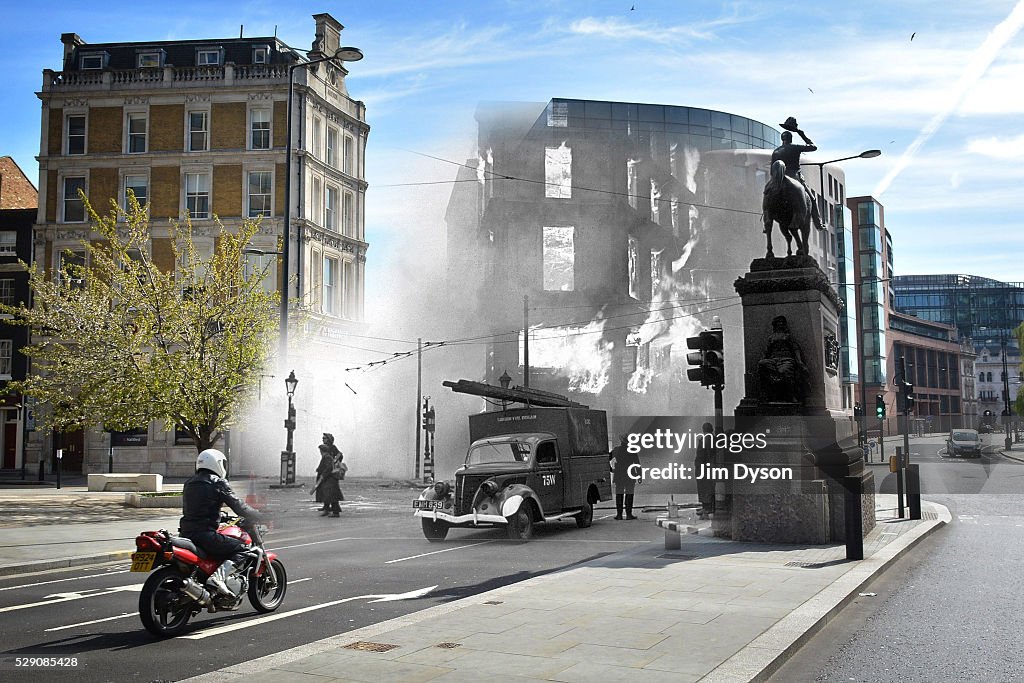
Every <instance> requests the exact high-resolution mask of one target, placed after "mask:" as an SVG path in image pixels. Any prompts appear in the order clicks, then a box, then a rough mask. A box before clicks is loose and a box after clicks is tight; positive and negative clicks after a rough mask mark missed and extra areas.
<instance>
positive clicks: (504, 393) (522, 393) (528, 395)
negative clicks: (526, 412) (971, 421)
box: [442, 379, 590, 410]
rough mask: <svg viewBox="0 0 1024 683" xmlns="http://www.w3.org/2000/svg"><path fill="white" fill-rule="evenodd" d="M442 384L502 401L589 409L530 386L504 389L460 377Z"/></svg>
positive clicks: (458, 391)
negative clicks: (456, 380)
mask: <svg viewBox="0 0 1024 683" xmlns="http://www.w3.org/2000/svg"><path fill="white" fill-rule="evenodd" d="M442 384H443V385H444V386H446V387H450V388H451V390H452V391H454V392H456V393H459V394H471V395H473V396H485V397H487V398H494V399H498V400H500V401H511V402H513V403H525V404H526V405H531V406H540V407H543V408H582V409H584V410H587V409H589V408H590V406H588V405H584V404H582V403H577V402H576V401H573V400H570V399H569V397H568V396H563V395H562V394H556V393H554V392H551V391H541V390H540V389H531V388H528V387H509V388H508V389H504V388H502V387H496V386H494V385H493V384H487V383H486V382H473V381H471V380H468V379H460V380H459V381H458V382H449V381H444V382H442Z"/></svg>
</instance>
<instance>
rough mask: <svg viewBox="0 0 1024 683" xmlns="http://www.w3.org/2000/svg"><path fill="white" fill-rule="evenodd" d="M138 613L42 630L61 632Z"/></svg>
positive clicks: (133, 613) (128, 613)
mask: <svg viewBox="0 0 1024 683" xmlns="http://www.w3.org/2000/svg"><path fill="white" fill-rule="evenodd" d="M136 614H138V612H125V613H124V614H118V615H117V616H116V617H106V618H104V619H93V620H92V621H83V622H80V623H77V624H68V625H67V626H54V627H53V628H47V629H43V631H44V632H46V633H49V632H50V631H63V630H65V629H69V628H77V627H79V626H89V625H90V624H99V623H100V622H104V621H114V620H115V619H124V618H125V617H134V616H135V615H136Z"/></svg>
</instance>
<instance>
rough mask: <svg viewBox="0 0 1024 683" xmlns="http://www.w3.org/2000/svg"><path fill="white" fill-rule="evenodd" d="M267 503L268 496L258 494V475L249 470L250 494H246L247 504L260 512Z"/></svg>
mask: <svg viewBox="0 0 1024 683" xmlns="http://www.w3.org/2000/svg"><path fill="white" fill-rule="evenodd" d="M266 502H267V499H266V496H262V495H259V494H257V493H256V473H255V472H253V471H252V470H249V492H248V493H246V494H245V504H246V505H251V506H253V507H254V508H256V509H257V510H259V509H261V508H263V506H264V504H265V503H266Z"/></svg>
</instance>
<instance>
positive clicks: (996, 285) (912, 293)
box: [893, 274, 1024, 417]
mask: <svg viewBox="0 0 1024 683" xmlns="http://www.w3.org/2000/svg"><path fill="white" fill-rule="evenodd" d="M893 290H894V292H895V301H896V308H897V309H898V310H900V311H902V312H905V313H909V314H911V315H914V316H917V317H918V318H924V319H927V320H935V321H938V322H942V323H945V324H947V325H953V326H955V327H956V330H957V333H958V335H959V338H960V339H962V340H964V341H965V342H967V343H969V344H970V345H971V346H972V347H973V349H974V353H975V354H976V355H977V360H976V361H975V362H976V366H977V367H976V370H975V372H976V375H977V379H978V382H977V399H978V404H977V414H978V415H979V416H985V415H986V411H988V413H989V417H991V416H997V417H998V416H1002V415H1003V413H1004V412H1005V411H1006V410H1007V404H1009V408H1010V410H1011V411H1013V407H1014V402H1015V401H1016V397H1017V393H1018V392H1019V390H1020V385H1021V382H1020V380H1021V373H1020V363H1021V352H1020V344H1019V343H1018V340H1017V336H1016V334H1015V330H1016V328H1017V327H1019V326H1020V324H1021V323H1022V322H1024V282H1000V281H998V280H993V279H991V278H986V277H979V276H977V275H959V274H941V275H903V276H898V277H896V278H895V279H894V280H893ZM1004 362H1005V368H1004ZM1004 370H1005V373H1006V378H1005V380H1004V378H1003V373H1004Z"/></svg>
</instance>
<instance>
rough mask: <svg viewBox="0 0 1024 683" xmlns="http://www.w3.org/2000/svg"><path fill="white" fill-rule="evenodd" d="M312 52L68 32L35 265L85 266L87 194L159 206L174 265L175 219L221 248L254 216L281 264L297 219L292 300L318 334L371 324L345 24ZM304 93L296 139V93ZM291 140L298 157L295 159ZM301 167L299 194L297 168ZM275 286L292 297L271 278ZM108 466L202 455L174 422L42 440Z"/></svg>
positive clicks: (74, 464) (51, 87)
mask: <svg viewBox="0 0 1024 683" xmlns="http://www.w3.org/2000/svg"><path fill="white" fill-rule="evenodd" d="M313 19H314V22H315V36H314V39H313V44H312V49H311V50H310V51H309V52H308V53H306V54H305V55H303V54H300V51H298V50H296V49H294V48H291V47H289V46H287V45H285V44H284V43H283V42H281V41H280V40H278V39H277V38H276V37H258V38H245V37H238V38H216V39H201V40H175V41H143V42H125V43H102V44H95V43H87V42H85V41H84V40H83V39H82V38H80V37H79V36H78V35H77V34H74V33H66V34H63V35H62V36H61V42H62V43H63V63H62V65H61V68H60V70H50V69H46V70H44V72H43V85H42V90H41V91H40V92H39V93H37V94H38V96H39V99H40V100H41V102H42V134H41V141H40V156H39V164H40V169H39V193H40V196H39V211H38V216H37V220H36V224H35V258H36V259H37V260H38V261H39V262H40V263H42V264H43V265H45V267H46V268H48V269H52V268H54V267H56V266H59V265H60V263H61V261H62V260H64V259H68V258H72V259H83V258H85V252H84V251H83V250H82V247H81V243H80V241H81V240H83V239H88V238H90V235H91V232H90V227H89V216H88V215H87V212H86V210H85V207H84V205H83V202H82V201H81V200H80V198H79V195H78V191H79V190H82V191H83V192H84V193H85V195H86V197H88V199H89V201H90V203H91V205H92V206H93V207H94V208H95V209H96V210H97V211H99V212H101V213H105V212H107V211H108V210H109V208H110V204H111V201H114V202H115V203H117V204H118V205H124V204H125V202H126V201H127V199H126V196H127V194H128V192H129V191H132V192H134V194H135V196H136V197H137V198H138V199H139V200H140V201H141V202H142V203H144V204H146V205H147V206H148V208H149V212H150V215H151V219H152V220H151V225H152V233H153V238H152V241H151V244H150V245H149V249H150V251H151V257H152V259H153V261H154V262H155V263H157V264H158V265H160V266H161V267H164V268H167V269H171V268H173V267H174V264H173V256H172V251H171V247H170V239H171V238H170V232H169V229H170V227H169V226H170V223H171V222H172V221H182V220H184V219H185V218H186V217H190V219H191V221H192V224H193V227H194V235H195V239H196V242H197V244H198V245H199V246H200V248H202V249H207V250H212V248H213V244H214V240H215V239H216V234H217V231H218V230H219V229H220V228H219V227H218V224H217V219H219V221H220V223H221V224H223V226H224V227H225V228H226V229H228V230H231V229H233V228H236V227H237V226H238V225H239V224H240V223H241V221H242V220H243V219H246V218H259V219H260V220H261V227H260V230H259V233H258V235H257V236H256V238H255V239H254V241H253V244H252V247H253V248H254V249H255V250H258V251H259V252H262V253H254V254H252V255H251V256H250V258H251V259H252V260H253V265H254V266H255V265H260V262H261V260H263V261H262V265H266V261H265V260H266V259H277V258H279V254H278V249H279V246H278V245H279V244H280V240H281V238H282V232H283V223H284V214H285V211H286V210H288V211H289V212H290V214H289V215H290V217H291V231H290V232H291V235H290V236H288V239H289V240H290V241H289V246H290V252H291V258H290V263H289V264H288V266H287V273H288V274H289V275H291V276H292V278H294V280H295V284H294V286H289V298H290V299H291V300H292V301H293V302H295V304H294V305H298V306H301V307H302V308H303V309H304V310H305V311H306V313H307V314H308V315H307V316H306V317H305V322H304V324H305V325H307V326H308V328H309V331H310V332H311V333H312V335H313V336H314V337H319V338H323V339H329V338H331V337H333V336H336V335H337V334H338V333H339V332H344V331H347V330H351V329H353V328H354V327H355V326H357V325H358V323H359V322H360V321H361V319H362V316H363V278H364V265H365V260H366V250H367V248H368V244H367V242H366V238H365V234H364V205H365V203H364V196H365V191H366V182H365V180H364V169H365V163H364V159H365V147H366V139H367V134H368V132H369V127H368V126H367V124H366V110H365V106H364V105H363V103H362V102H359V101H357V100H354V99H352V97H350V95H349V93H348V91H347V89H346V86H345V76H346V74H347V73H348V72H347V71H346V69H345V68H344V64H343V63H341V62H337V61H324V62H321V63H318V64H309V65H308V66H303V65H304V64H305V63H307V62H313V61H316V60H318V59H320V58H322V57H326V56H329V55H333V54H335V51H336V50H337V49H338V48H339V46H340V44H341V40H340V38H341V32H342V29H343V27H342V25H341V24H340V23H339V22H338V21H336V20H335V19H334V18H333V17H331V16H330V15H329V14H316V15H314V17H313ZM290 80H291V83H292V84H293V86H294V92H293V99H292V102H291V104H292V117H291V120H292V126H291V130H288V128H287V123H288V109H289V101H288V96H289V92H290V91H289V84H290ZM289 138H290V142H291V148H292V150H293V154H292V159H291V163H290V164H289V163H287V162H288V160H287V159H286V148H287V147H288V143H289ZM288 168H290V169H291V178H290V181H291V182H290V183H288V185H289V186H290V193H291V196H289V197H286V196H285V187H286V182H285V174H286V169H288ZM272 271H273V276H272V277H271V278H269V279H268V281H267V283H266V286H267V288H268V289H280V288H279V284H278V283H279V282H280V277H282V273H283V269H282V265H281V263H280V262H279V263H278V267H277V268H276V269H272ZM61 445H62V446H63V448H64V453H65V457H64V467H65V468H66V469H69V470H72V471H82V470H84V471H96V470H97V469H99V468H101V467H105V466H106V463H107V456H108V452H107V450H108V448H110V447H111V446H113V445H120V446H121V448H120V449H119V451H118V458H119V466H122V467H130V468H134V469H135V471H143V472H145V471H152V472H163V473H165V474H172V475H173V474H182V473H185V472H187V471H188V470H189V468H191V464H190V463H191V460H192V459H193V458H194V453H193V452H192V450H194V449H192V447H191V445H189V444H188V443H187V442H186V440H185V439H183V435H181V434H180V433H176V430H174V429H171V430H170V431H164V430H163V429H162V428H161V426H159V425H149V426H147V427H141V428H140V429H139V430H137V432H135V433H132V434H128V435H118V434H114V435H110V436H108V435H107V434H103V433H95V434H82V433H81V432H77V433H73V434H63V435H61V434H52V435H49V434H47V435H41V436H40V438H39V439H37V440H36V442H35V443H34V444H33V447H34V449H35V452H36V457H41V458H42V459H44V460H50V461H51V462H52V458H53V453H54V452H55V450H56V448H57V447H59V446H61Z"/></svg>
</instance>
